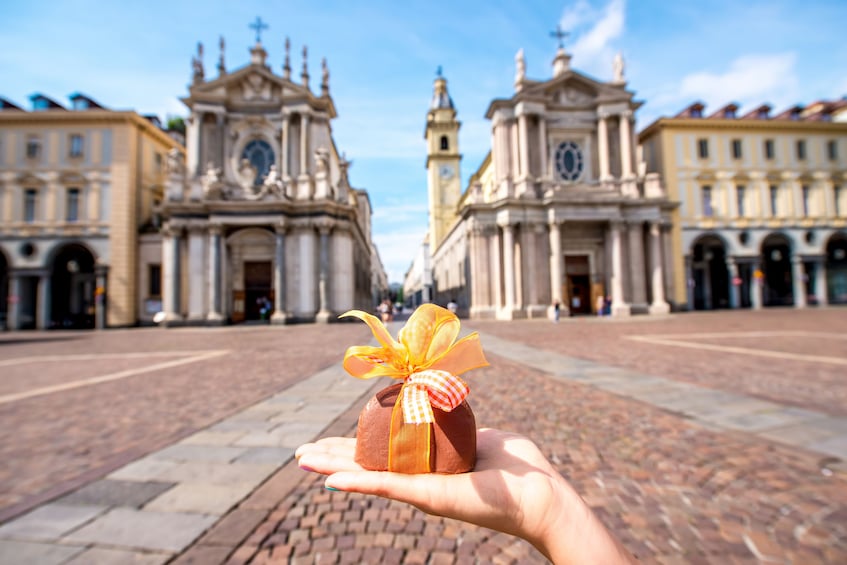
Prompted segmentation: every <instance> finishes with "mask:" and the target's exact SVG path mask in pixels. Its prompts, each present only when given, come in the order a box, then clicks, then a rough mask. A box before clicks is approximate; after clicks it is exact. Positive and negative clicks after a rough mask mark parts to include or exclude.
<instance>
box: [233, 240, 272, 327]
mask: <svg viewBox="0 0 847 565" xmlns="http://www.w3.org/2000/svg"><path fill="white" fill-rule="evenodd" d="M275 250H276V240H275V237H274V234H273V233H272V232H271V231H270V230H267V229H264V228H246V229H238V230H236V231H234V232H233V233H232V234H231V235H230V236H229V237H228V238H227V258H228V263H229V264H228V276H229V277H230V279H229V285H230V289H231V294H230V297H231V302H230V309H229V312H230V320H231V321H232V322H233V323H239V322H244V321H259V320H269V319H270V316H271V314H272V313H273V305H274V298H275V297H274V290H273V261H274V255H275Z"/></svg>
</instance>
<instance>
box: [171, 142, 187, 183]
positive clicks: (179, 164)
mask: <svg viewBox="0 0 847 565" xmlns="http://www.w3.org/2000/svg"><path fill="white" fill-rule="evenodd" d="M167 171H168V175H171V176H175V175H183V174H185V158H184V157H183V156H182V152H181V151H180V150H179V149H177V148H176V147H174V148H173V149H171V150H170V151H168V161H167Z"/></svg>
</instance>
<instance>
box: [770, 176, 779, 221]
mask: <svg viewBox="0 0 847 565" xmlns="http://www.w3.org/2000/svg"><path fill="white" fill-rule="evenodd" d="M770 195H771V216H773V217H774V218H775V217H777V216H779V187H778V186H776V185H775V184H772V185H771V186H770Z"/></svg>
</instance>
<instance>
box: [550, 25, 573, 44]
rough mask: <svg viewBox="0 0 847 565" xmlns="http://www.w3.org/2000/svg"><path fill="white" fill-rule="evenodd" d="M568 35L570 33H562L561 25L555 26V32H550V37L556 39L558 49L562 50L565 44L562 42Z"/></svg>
mask: <svg viewBox="0 0 847 565" xmlns="http://www.w3.org/2000/svg"><path fill="white" fill-rule="evenodd" d="M568 35H570V33H568V32H566V31H564V30H563V29H562V26H561V25H559V24H556V31H551V32H550V37H555V38H556V39H558V40H559V49H564V48H565V42H564V41H563V40H564V39H565V37H567V36H568Z"/></svg>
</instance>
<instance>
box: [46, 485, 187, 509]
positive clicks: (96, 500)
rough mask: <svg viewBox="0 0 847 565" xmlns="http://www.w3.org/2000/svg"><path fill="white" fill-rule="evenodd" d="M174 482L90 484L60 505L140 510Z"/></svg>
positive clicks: (66, 497)
mask: <svg viewBox="0 0 847 565" xmlns="http://www.w3.org/2000/svg"><path fill="white" fill-rule="evenodd" d="M174 484H175V483H174V482H163V481H149V482H143V483H142V482H138V481H116V480H112V479H104V480H101V481H96V482H93V483H90V484H88V485H86V486H84V487H82V488H81V489H79V490H76V491H74V492H72V493H71V494H69V495H67V496H63V497H62V498H60V499H59V500H57V501H56V502H57V503H58V504H71V505H92V506H100V507H107V506H131V507H134V508H140V507H141V506H144V505H145V504H147V503H148V502H150V501H151V500H152V499H154V498H156V497H157V496H159V495H160V494H162V493H163V492H165V491H166V490H169V489H170V488H172V487H173V486H174Z"/></svg>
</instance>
